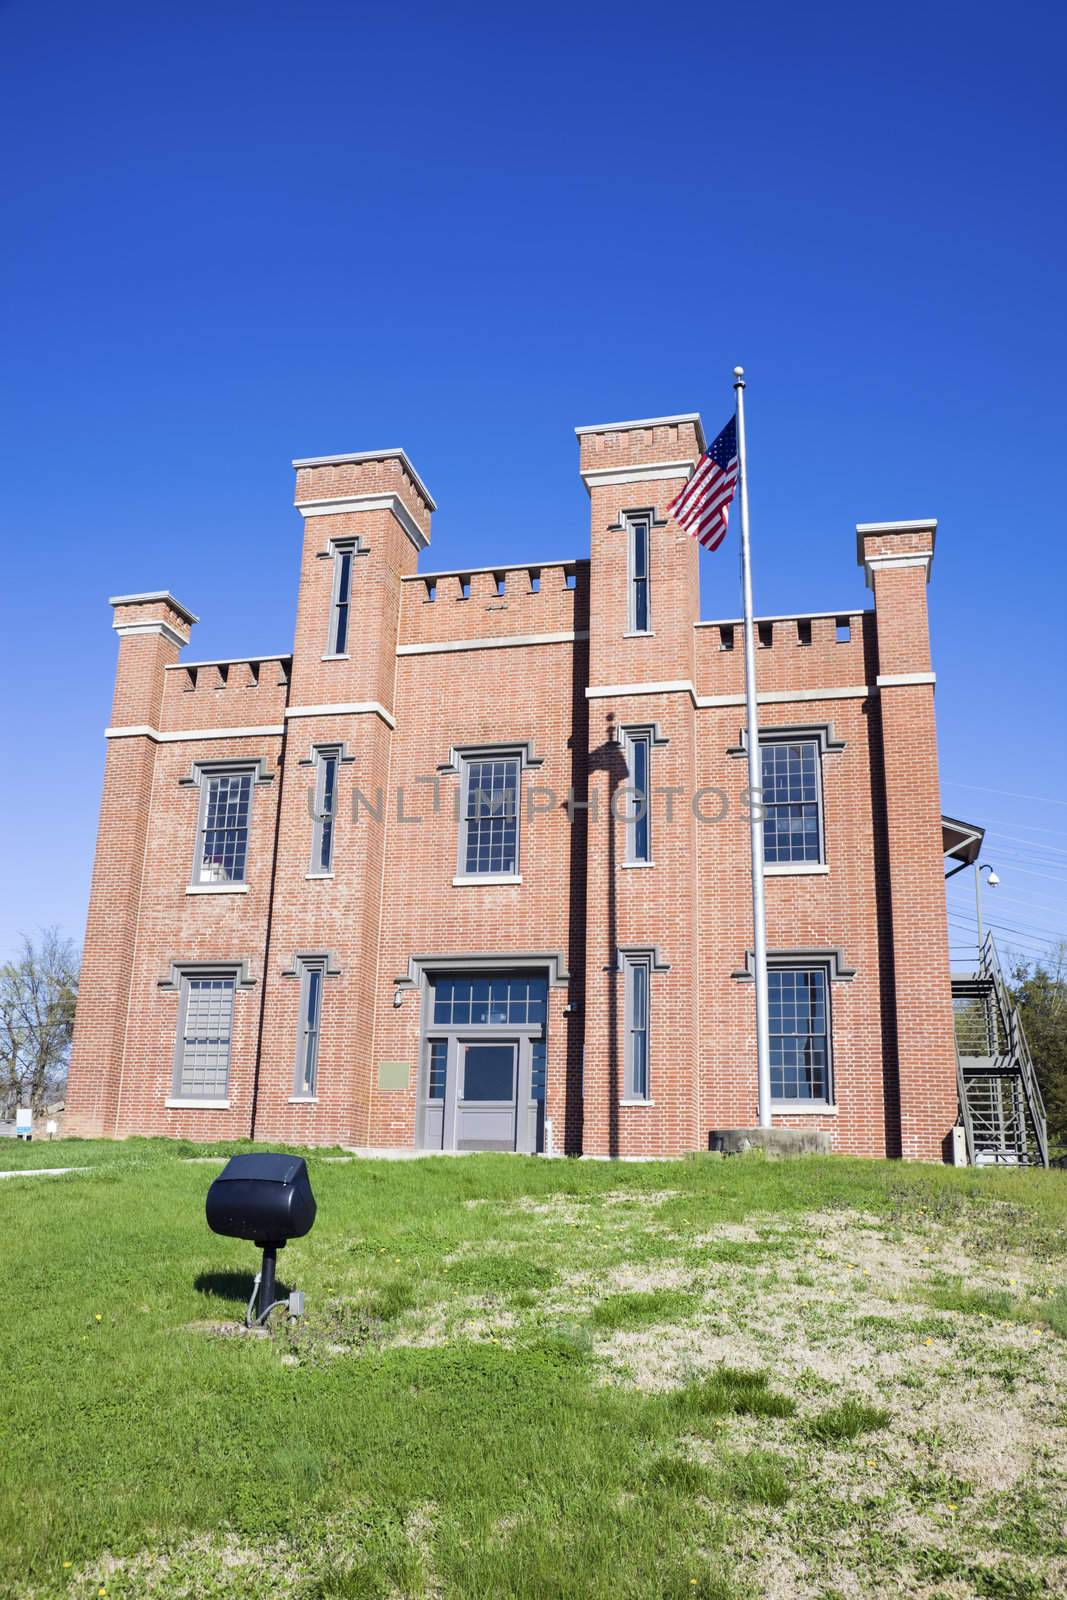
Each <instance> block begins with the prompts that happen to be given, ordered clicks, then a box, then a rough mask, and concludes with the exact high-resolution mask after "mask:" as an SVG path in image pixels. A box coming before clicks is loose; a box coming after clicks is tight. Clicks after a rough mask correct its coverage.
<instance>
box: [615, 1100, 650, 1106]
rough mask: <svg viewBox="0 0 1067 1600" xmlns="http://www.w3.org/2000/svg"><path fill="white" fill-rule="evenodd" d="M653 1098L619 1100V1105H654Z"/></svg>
mask: <svg viewBox="0 0 1067 1600" xmlns="http://www.w3.org/2000/svg"><path fill="white" fill-rule="evenodd" d="M655 1103H656V1102H655V1101H654V1100H620V1101H619V1104H620V1106H654V1105H655Z"/></svg>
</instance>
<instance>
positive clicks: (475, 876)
mask: <svg viewBox="0 0 1067 1600" xmlns="http://www.w3.org/2000/svg"><path fill="white" fill-rule="evenodd" d="M521 882H522V874H521V873H519V872H472V873H469V874H467V875H465V876H462V877H457V878H453V879H452V885H453V888H456V889H465V888H468V887H470V886H471V885H474V884H479V883H483V884H484V883H521Z"/></svg>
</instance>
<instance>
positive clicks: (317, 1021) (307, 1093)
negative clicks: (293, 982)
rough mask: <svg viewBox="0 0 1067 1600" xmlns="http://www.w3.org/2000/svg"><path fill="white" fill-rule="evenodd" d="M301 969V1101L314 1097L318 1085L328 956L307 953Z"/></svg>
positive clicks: (297, 1084) (296, 1084) (296, 1086)
mask: <svg viewBox="0 0 1067 1600" xmlns="http://www.w3.org/2000/svg"><path fill="white" fill-rule="evenodd" d="M297 971H298V973H299V975H300V1026H299V1029H298V1031H297V1043H296V1075H295V1078H294V1081H293V1095H294V1098H296V1099H298V1100H313V1099H314V1098H315V1095H316V1091H317V1084H318V1070H319V1034H320V1032H321V1028H322V989H323V983H324V980H325V977H326V957H325V956H303V957H301V958H300V959H299V960H298V962H297Z"/></svg>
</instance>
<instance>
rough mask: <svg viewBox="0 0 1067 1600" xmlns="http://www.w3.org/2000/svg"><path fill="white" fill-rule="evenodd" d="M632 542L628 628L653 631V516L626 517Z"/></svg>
mask: <svg viewBox="0 0 1067 1600" xmlns="http://www.w3.org/2000/svg"><path fill="white" fill-rule="evenodd" d="M626 527H627V532H628V537H629V543H630V551H629V568H630V598H629V611H628V616H627V624H626V625H627V629H628V631H629V632H630V633H651V631H652V621H651V610H650V604H649V537H650V531H651V518H650V517H647V516H633V517H628V518H627V519H626Z"/></svg>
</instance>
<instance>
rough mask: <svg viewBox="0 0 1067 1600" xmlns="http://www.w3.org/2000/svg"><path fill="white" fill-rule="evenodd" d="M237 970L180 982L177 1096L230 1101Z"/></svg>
mask: <svg viewBox="0 0 1067 1600" xmlns="http://www.w3.org/2000/svg"><path fill="white" fill-rule="evenodd" d="M236 985H237V980H236V975H235V973H234V972H233V971H229V972H227V971H219V972H206V971H205V972H196V973H185V974H183V975H182V977H181V981H180V999H179V1011H178V1045H177V1051H176V1055H175V1063H174V1097H175V1099H179V1100H225V1098H226V1096H227V1093H228V1089H229V1078H230V1046H231V1041H232V1035H233V996H234V990H235V988H236Z"/></svg>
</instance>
